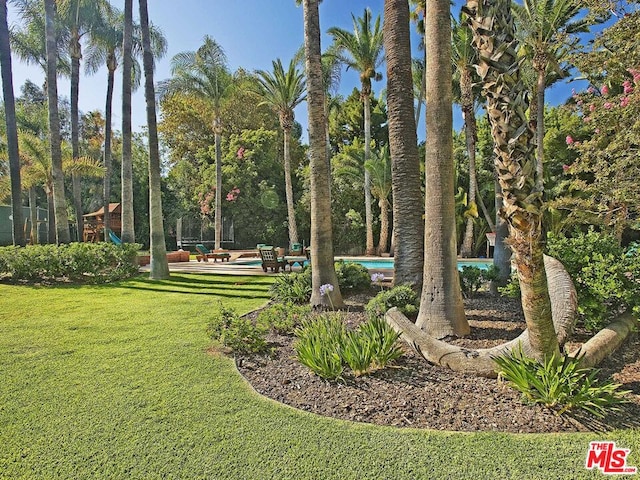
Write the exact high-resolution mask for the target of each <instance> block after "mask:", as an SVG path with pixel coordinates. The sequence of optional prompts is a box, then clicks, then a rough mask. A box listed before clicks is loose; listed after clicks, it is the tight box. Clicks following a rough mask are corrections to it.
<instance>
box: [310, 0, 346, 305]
mask: <svg viewBox="0 0 640 480" xmlns="http://www.w3.org/2000/svg"><path fill="white" fill-rule="evenodd" d="M302 6H303V12H304V50H305V67H306V68H305V71H306V74H307V104H308V114H309V157H310V165H309V167H310V170H311V175H310V176H311V267H312V274H311V285H312V292H311V305H312V306H322V307H325V308H330V307H334V308H342V307H343V306H344V302H343V300H342V294H341V293H340V287H339V286H338V278H337V276H336V271H335V266H334V262H333V228H332V225H331V199H330V194H329V168H328V164H327V151H326V136H325V125H326V122H325V118H324V114H325V113H324V112H325V99H324V85H323V82H322V55H321V50H320V15H319V13H318V0H303V1H302ZM327 284H330V285H333V290H332V291H326V294H325V295H322V294H321V292H320V287H321V286H322V285H327Z"/></svg>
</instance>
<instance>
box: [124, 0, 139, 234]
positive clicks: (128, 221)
mask: <svg viewBox="0 0 640 480" xmlns="http://www.w3.org/2000/svg"><path fill="white" fill-rule="evenodd" d="M132 3H133V0H124V30H123V37H122V162H121V165H120V182H121V184H122V185H121V194H120V202H121V204H122V213H121V222H122V230H121V232H122V241H123V242H125V243H133V242H135V237H136V234H135V227H134V214H133V162H132V157H131V144H132V141H133V136H132V135H133V134H132V131H131V90H132V78H133V5H132Z"/></svg>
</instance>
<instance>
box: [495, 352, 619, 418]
mask: <svg viewBox="0 0 640 480" xmlns="http://www.w3.org/2000/svg"><path fill="white" fill-rule="evenodd" d="M494 360H495V362H496V363H497V364H498V366H499V372H498V374H499V377H500V378H503V379H505V380H506V381H507V382H508V384H509V385H510V386H511V387H513V388H514V389H516V390H518V391H519V392H520V393H522V398H523V400H524V401H525V402H527V403H539V404H542V405H544V406H545V407H547V408H550V409H553V410H555V412H556V413H557V414H558V415H561V414H563V413H566V412H569V411H571V410H575V409H581V410H584V411H586V412H589V413H591V414H592V415H594V416H596V417H600V418H602V417H604V416H605V414H606V413H607V411H608V410H617V409H618V407H617V405H618V404H620V403H623V402H625V401H626V400H625V399H624V395H626V394H627V393H629V392H628V391H621V390H618V389H619V387H620V385H619V384H615V383H613V382H612V381H611V380H610V379H609V380H605V381H600V380H599V378H598V373H599V370H598V369H593V368H590V369H587V368H580V358H579V357H576V358H573V357H569V356H568V355H564V356H563V358H562V359H557V358H555V355H554V356H553V357H552V358H550V359H547V360H546V361H545V362H544V363H540V362H538V361H537V360H535V359H533V358H529V357H527V356H526V355H524V353H523V352H522V349H520V348H518V349H516V350H515V351H513V352H512V353H510V354H507V355H504V356H501V357H496V358H494Z"/></svg>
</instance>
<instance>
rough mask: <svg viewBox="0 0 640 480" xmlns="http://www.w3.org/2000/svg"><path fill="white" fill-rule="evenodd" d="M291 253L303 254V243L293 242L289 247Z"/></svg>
mask: <svg viewBox="0 0 640 480" xmlns="http://www.w3.org/2000/svg"><path fill="white" fill-rule="evenodd" d="M289 255H299V256H300V255H303V247H302V244H301V243H292V244H291V248H290V249H289Z"/></svg>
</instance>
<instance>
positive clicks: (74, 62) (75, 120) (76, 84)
mask: <svg viewBox="0 0 640 480" xmlns="http://www.w3.org/2000/svg"><path fill="white" fill-rule="evenodd" d="M69 56H70V57H71V156H72V157H73V159H74V160H75V159H76V158H78V157H79V156H80V145H79V144H80V140H79V137H80V133H79V123H80V119H79V117H80V113H79V109H78V100H79V96H80V59H81V58H82V49H81V46H80V38H79V36H78V29H77V27H74V28H73V29H72V32H71V43H70V45H69ZM71 191H72V196H73V209H74V211H75V214H76V222H75V223H76V238H75V240H76V241H78V242H79V241H80V240H81V239H82V231H83V229H84V218H83V217H82V214H83V211H82V193H81V185H80V175H78V174H77V173H72V174H71Z"/></svg>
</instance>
